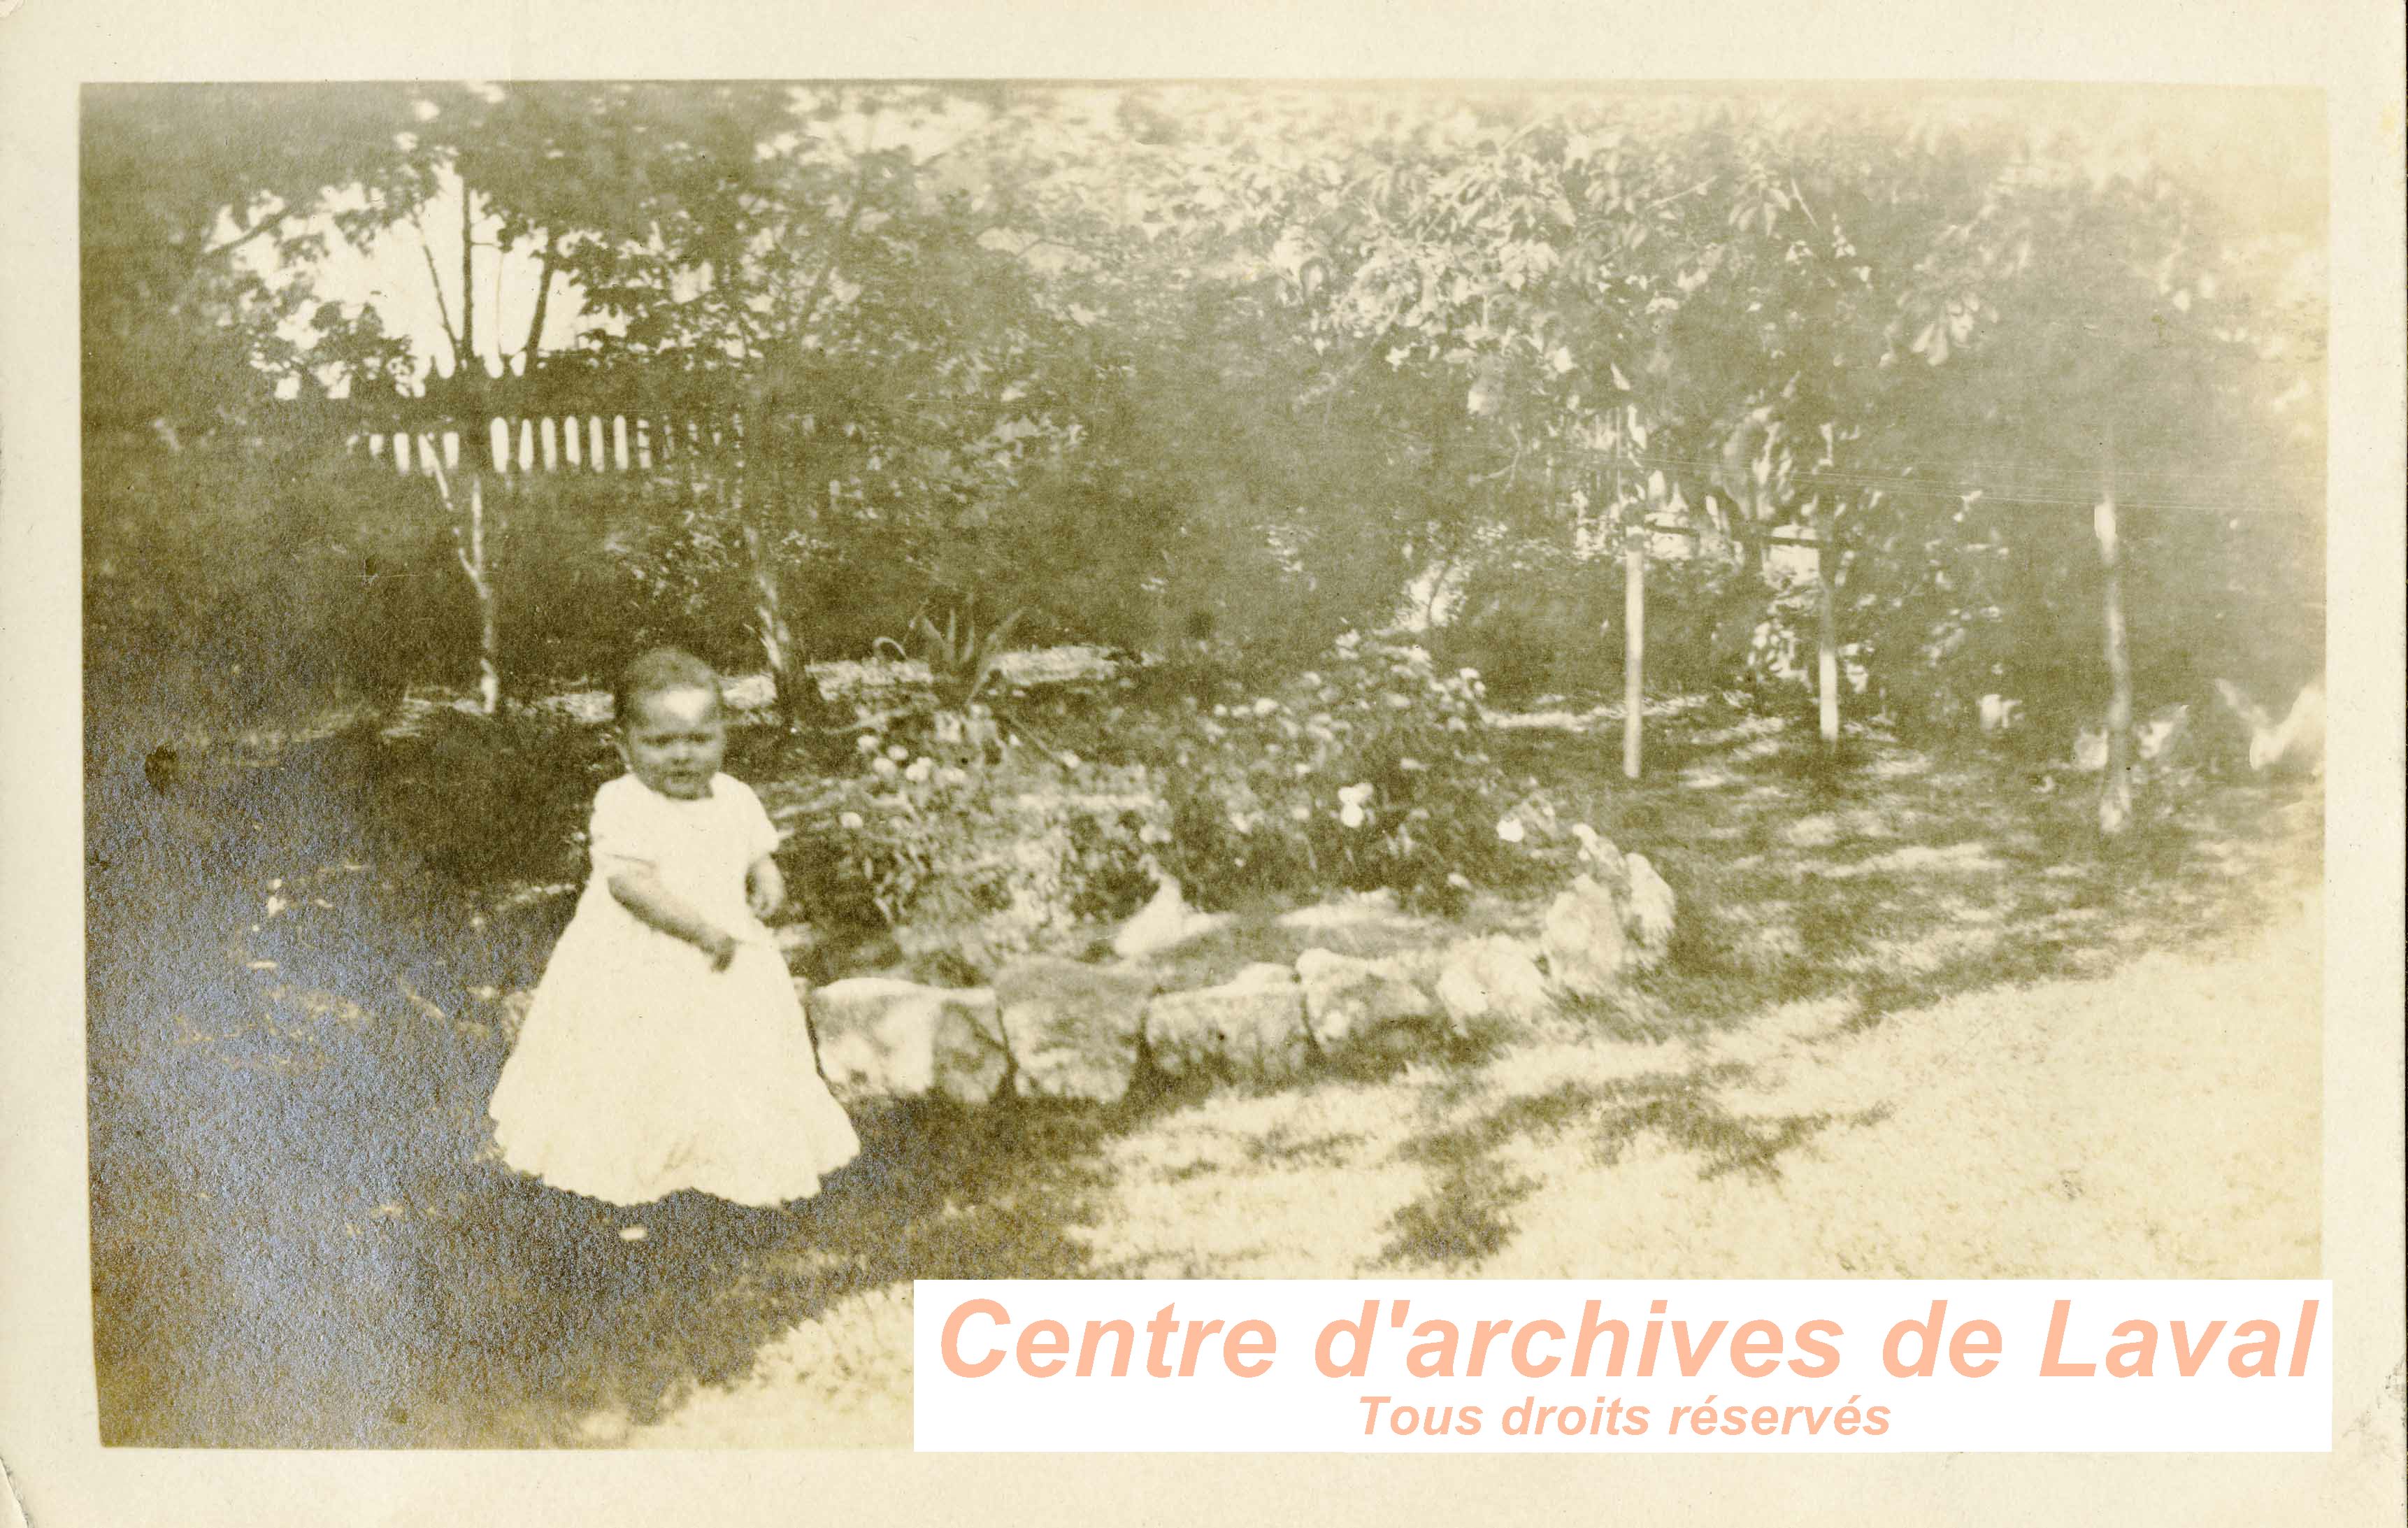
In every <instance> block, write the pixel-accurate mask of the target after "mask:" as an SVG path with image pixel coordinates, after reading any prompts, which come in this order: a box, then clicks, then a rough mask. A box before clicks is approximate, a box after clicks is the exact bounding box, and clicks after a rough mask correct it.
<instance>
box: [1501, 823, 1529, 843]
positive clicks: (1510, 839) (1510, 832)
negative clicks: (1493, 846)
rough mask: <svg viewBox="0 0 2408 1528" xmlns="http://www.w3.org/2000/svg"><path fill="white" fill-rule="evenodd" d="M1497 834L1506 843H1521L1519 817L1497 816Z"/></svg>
mask: <svg viewBox="0 0 2408 1528" xmlns="http://www.w3.org/2000/svg"><path fill="white" fill-rule="evenodd" d="M1497 836H1498V838H1501V839H1503V840H1504V841H1505V842H1506V843H1521V842H1522V836H1523V835H1522V820H1521V819H1520V818H1519V817H1499V818H1498V820H1497Z"/></svg>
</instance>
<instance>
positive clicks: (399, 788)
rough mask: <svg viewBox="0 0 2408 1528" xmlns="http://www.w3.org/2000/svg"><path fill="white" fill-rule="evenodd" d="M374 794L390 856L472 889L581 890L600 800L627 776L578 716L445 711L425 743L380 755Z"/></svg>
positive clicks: (432, 721) (406, 742)
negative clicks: (599, 793)
mask: <svg viewBox="0 0 2408 1528" xmlns="http://www.w3.org/2000/svg"><path fill="white" fill-rule="evenodd" d="M374 757H375V765H374V769H375V776H374V779H373V782H372V784H371V786H370V789H369V795H368V802H369V811H370V812H371V813H372V814H373V815H374V819H375V823H374V826H375V828H376V829H377V833H378V836H379V837H380V839H381V840H383V842H384V843H385V844H386V845H388V846H389V849H390V850H392V851H398V852H399V853H400V854H401V855H403V856H404V857H406V858H409V859H415V860H418V861H420V862H423V864H424V865H426V866H427V868H429V869H430V870H433V871H435V872H437V873H440V874H443V875H446V876H448V877H450V878H452V879H453V880H456V881H459V882H461V883H464V884H466V885H470V886H486V885H497V884H502V883H506V882H510V881H536V882H564V881H567V882H573V881H576V880H579V879H580V878H581V877H582V876H583V874H584V872H585V858H584V844H583V829H584V828H585V826H586V819H587V817H588V815H589V814H590V812H591V809H592V807H593V804H594V792H595V789H596V788H598V787H599V786H601V784H602V782H603V781H605V780H607V779H609V777H610V776H611V775H613V774H615V773H617V772H618V771H619V770H620V768H621V764H620V760H619V757H618V755H617V754H616V753H615V752H614V751H613V750H612V749H611V748H610V746H609V742H607V741H606V740H605V739H604V737H603V736H602V734H601V733H600V732H598V731H596V730H595V729H594V728H590V727H587V726H585V725H584V724H582V723H580V722H577V721H575V720H573V719H571V718H569V717H566V716H561V715H555V714H549V713H544V712H538V711H522V710H509V711H505V712H504V713H503V714H501V715H499V716H490V717H489V716H480V715H476V714H470V713H466V712H461V711H455V710H452V709H451V708H449V707H444V708H440V709H438V710H436V711H435V712H433V713H432V714H431V715H430V716H428V717H427V718H426V719H425V721H424V722H423V725H422V726H421V728H420V729H419V733H418V735H417V736H416V737H412V738H405V739H400V740H396V741H394V742H390V743H385V744H383V745H381V746H380V747H379V748H378V749H377V751H376V754H375V756H374Z"/></svg>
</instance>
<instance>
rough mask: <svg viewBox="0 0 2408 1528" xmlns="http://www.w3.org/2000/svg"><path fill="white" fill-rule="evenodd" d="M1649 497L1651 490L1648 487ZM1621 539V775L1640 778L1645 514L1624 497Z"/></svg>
mask: <svg viewBox="0 0 2408 1528" xmlns="http://www.w3.org/2000/svg"><path fill="white" fill-rule="evenodd" d="M1651 498H1652V490H1651ZM1619 507H1620V509H1621V512H1622V513H1623V514H1624V515H1626V516H1627V519H1626V520H1625V522H1624V525H1623V542H1622V774H1623V778H1625V779H1627V780H1636V779H1638V778H1639V769H1640V719H1641V713H1642V712H1644V710H1645V709H1646V697H1647V684H1646V666H1647V529H1646V526H1647V514H1646V512H1645V510H1643V509H1642V510H1641V511H1639V512H1636V513H1633V512H1632V511H1631V506H1630V504H1629V503H1628V502H1627V500H1626V501H1624V502H1623V503H1622V504H1621V505H1620V506H1619Z"/></svg>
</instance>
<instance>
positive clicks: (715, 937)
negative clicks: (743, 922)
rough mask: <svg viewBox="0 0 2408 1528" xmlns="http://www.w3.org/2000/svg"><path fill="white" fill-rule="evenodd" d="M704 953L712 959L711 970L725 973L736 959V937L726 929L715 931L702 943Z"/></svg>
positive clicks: (711, 931)
mask: <svg viewBox="0 0 2408 1528" xmlns="http://www.w3.org/2000/svg"><path fill="white" fill-rule="evenodd" d="M702 953H703V954H705V955H707V956H709V957H710V969H711V970H713V971H725V970H726V969H727V966H728V962H730V961H732V960H734V959H736V936H735V935H734V934H731V933H729V932H728V931H727V930H724V929H713V930H710V935H709V937H707V938H705V939H704V940H703V941H702Z"/></svg>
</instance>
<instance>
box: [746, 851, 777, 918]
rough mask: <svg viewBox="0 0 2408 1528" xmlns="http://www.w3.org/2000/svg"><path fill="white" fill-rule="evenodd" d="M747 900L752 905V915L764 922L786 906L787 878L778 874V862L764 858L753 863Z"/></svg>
mask: <svg viewBox="0 0 2408 1528" xmlns="http://www.w3.org/2000/svg"><path fill="white" fill-rule="evenodd" d="M745 900H746V901H748V902H749V903H751V904H752V908H753V916H754V917H756V918H759V919H761V920H762V921H764V922H767V920H768V919H769V917H770V916H771V915H773V914H775V913H776V912H777V911H778V909H779V908H781V907H783V906H784V905H786V878H785V877H784V876H783V875H781V874H780V873H778V864H777V861H776V860H773V859H767V858H763V859H759V860H756V861H754V862H753V873H752V875H751V877H750V879H749V881H748V883H747V889H746V894H745Z"/></svg>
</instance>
